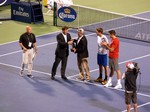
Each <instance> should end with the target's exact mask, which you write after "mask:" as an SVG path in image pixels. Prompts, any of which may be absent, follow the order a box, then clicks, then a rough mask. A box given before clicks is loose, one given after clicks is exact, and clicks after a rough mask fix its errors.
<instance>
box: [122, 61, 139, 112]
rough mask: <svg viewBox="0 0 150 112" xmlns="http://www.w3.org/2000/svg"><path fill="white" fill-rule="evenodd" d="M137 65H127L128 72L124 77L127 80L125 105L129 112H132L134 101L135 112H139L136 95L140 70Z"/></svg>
mask: <svg viewBox="0 0 150 112" xmlns="http://www.w3.org/2000/svg"><path fill="white" fill-rule="evenodd" d="M136 66H137V63H133V62H128V63H126V72H125V74H124V75H123V76H122V78H123V79H125V83H124V85H125V103H126V105H127V112H130V108H131V106H130V103H131V101H132V103H133V107H134V112H137V94H136V90H137V87H136V79H137V76H138V73H139V70H138V68H136Z"/></svg>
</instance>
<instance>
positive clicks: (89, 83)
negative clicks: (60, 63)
mask: <svg viewBox="0 0 150 112" xmlns="http://www.w3.org/2000/svg"><path fill="white" fill-rule="evenodd" d="M148 56H150V54H148V55H144V56H140V57H137V58H132V59H129V60H126V61H123V62H120V63H119V64H123V63H126V62H128V61H134V60H138V59H142V58H145V57H148ZM0 64H1V65H5V66H10V67H14V68H19V69H20V67H18V66H14V65H10V64H5V63H0ZM97 70H98V69H94V70H91V71H90V72H94V71H97ZM32 71H33V72H37V73H41V74H45V75H49V76H50V75H51V74H50V73H46V72H41V71H37V70H32ZM77 75H78V74H76V75H73V76H69V77H68V79H70V80H74V81H77V80H75V79H71V78H72V77H75V76H77ZM59 77H60V76H59ZM79 82H80V81H79ZM82 82H83V81H82ZM87 83H89V84H92V85H96V86H101V87H102V85H98V84H93V83H90V82H87ZM109 88H110V89H114V88H112V87H109ZM118 90H119V91H124V90H123V89H118ZM137 94H138V95H141V96H145V97H149V98H150V95H146V94H142V93H137Z"/></svg>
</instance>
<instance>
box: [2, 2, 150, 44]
mask: <svg viewBox="0 0 150 112" xmlns="http://www.w3.org/2000/svg"><path fill="white" fill-rule="evenodd" d="M73 2H74V4H79V5H84V6H88V7H94V8H98V9H103V10H107V11H111V12H118V13H122V14H128V15H131V14H136V13H141V12H145V11H149V10H150V0H73ZM0 10H1V11H0V14H1V13H8V12H9V11H8V10H10V7H4V8H3V7H0ZM43 12H47V9H46V8H43ZM44 19H45V22H44V23H43V24H30V25H31V26H32V28H33V32H34V33H35V34H36V35H42V34H46V33H51V32H54V31H58V30H60V27H54V26H53V17H52V15H51V16H50V15H44ZM26 25H29V24H26V23H22V22H17V21H3V23H2V24H0V32H1V33H0V44H2V43H6V42H10V41H15V40H18V38H19V36H20V35H21V34H22V33H23V32H25V26H26Z"/></svg>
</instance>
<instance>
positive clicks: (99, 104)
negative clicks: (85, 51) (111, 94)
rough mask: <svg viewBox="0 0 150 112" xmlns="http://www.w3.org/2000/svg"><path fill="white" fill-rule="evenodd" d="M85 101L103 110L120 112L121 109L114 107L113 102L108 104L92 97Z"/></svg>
mask: <svg viewBox="0 0 150 112" xmlns="http://www.w3.org/2000/svg"><path fill="white" fill-rule="evenodd" d="M87 102H88V103H89V104H90V105H92V106H94V107H97V108H99V109H102V110H105V111H107V112H121V109H118V108H116V107H114V105H113V103H112V104H111V105H109V104H108V103H105V102H103V101H100V100H97V99H93V98H91V99H89V100H88V101H87Z"/></svg>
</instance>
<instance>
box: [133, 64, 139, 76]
mask: <svg viewBox="0 0 150 112" xmlns="http://www.w3.org/2000/svg"><path fill="white" fill-rule="evenodd" d="M133 65H134V68H133V72H134V74H138V73H141V72H140V68H139V66H138V63H136V62H133Z"/></svg>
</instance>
